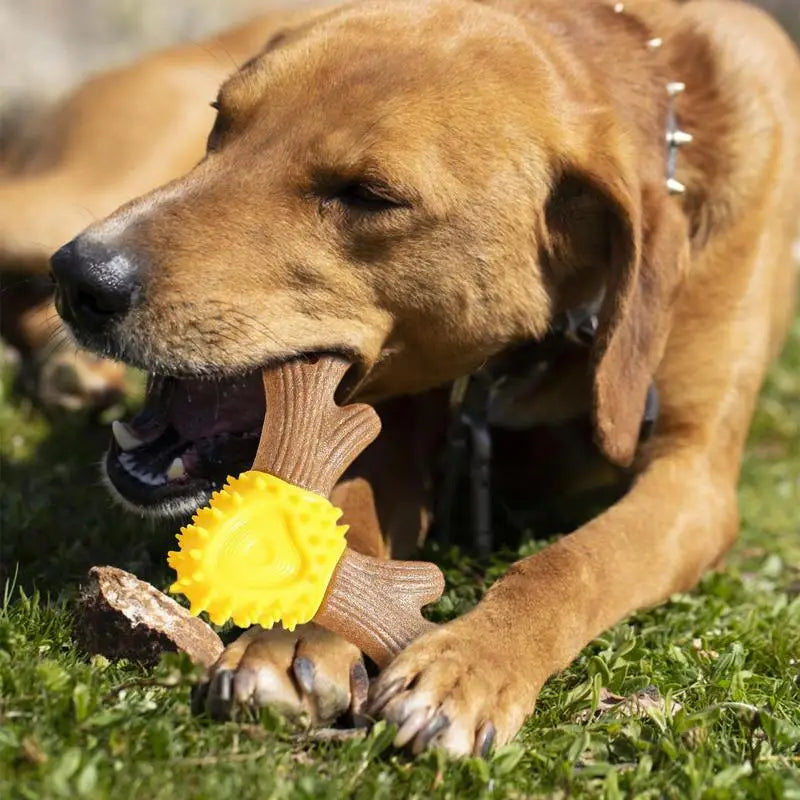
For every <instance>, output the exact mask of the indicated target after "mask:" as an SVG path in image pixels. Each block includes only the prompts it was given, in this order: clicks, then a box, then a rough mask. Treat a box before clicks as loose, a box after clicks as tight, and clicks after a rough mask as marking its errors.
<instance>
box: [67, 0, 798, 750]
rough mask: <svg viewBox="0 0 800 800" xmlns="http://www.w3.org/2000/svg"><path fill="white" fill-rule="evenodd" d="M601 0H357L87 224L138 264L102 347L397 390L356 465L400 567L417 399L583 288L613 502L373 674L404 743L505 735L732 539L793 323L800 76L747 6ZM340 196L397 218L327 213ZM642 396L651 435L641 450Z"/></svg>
mask: <svg viewBox="0 0 800 800" xmlns="http://www.w3.org/2000/svg"><path fill="white" fill-rule="evenodd" d="M612 5H613V4H612V3H611V2H608V3H606V2H601V0H575V2H572V3H563V2H560V0H493V1H492V2H487V3H485V4H478V3H472V2H467V1H466V0H433V1H432V2H421V1H417V2H415V1H413V0H410V1H409V2H404V1H403V0H388V1H387V2H373V1H369V2H361V3H354V4H352V5H347V6H344V7H343V8H342V9H340V10H335V11H332V12H330V13H324V14H322V15H321V16H320V17H319V18H318V19H315V20H314V21H313V22H311V23H304V24H301V25H299V26H293V25H289V26H288V28H287V31H286V33H285V35H283V36H282V37H280V38H279V39H276V40H275V41H274V42H273V44H272V46H271V47H269V48H268V50H267V52H266V53H265V54H264V55H262V56H261V57H259V58H257V59H255V60H254V61H253V62H252V63H251V64H250V65H249V66H248V67H246V68H245V69H244V70H242V71H241V72H240V73H238V74H236V75H235V76H234V77H232V78H231V79H230V80H229V81H227V82H226V84H225V85H224V86H223V88H222V90H221V92H220V95H219V104H220V112H219V116H218V119H217V123H216V125H215V128H214V131H213V133H212V136H211V141H210V144H211V147H210V151H209V153H208V155H207V157H206V158H205V159H204V160H203V161H202V163H200V164H199V165H198V166H197V167H196V168H195V169H194V170H192V171H191V172H190V173H189V174H188V175H187V176H186V177H184V178H181V179H179V180H178V181H175V182H173V183H171V184H169V185H167V186H166V187H164V188H162V189H159V190H157V191H155V192H153V193H151V194H149V195H146V196H145V197H143V198H141V199H139V200H136V201H133V202H132V203H129V204H128V205H126V206H124V207H123V208H122V209H120V210H119V211H118V212H116V213H115V214H113V215H112V216H111V217H109V218H108V219H106V220H104V221H102V222H99V223H97V224H95V225H93V226H92V227H90V228H89V229H88V231H87V232H86V233H84V234H83V236H84V237H86V238H85V240H86V241H98V242H102V243H103V245H104V246H106V247H110V248H115V249H119V250H121V251H123V252H128V253H135V254H136V257H137V259H140V260H141V261H142V262H143V263H145V264H146V265H147V277H146V283H145V289H144V293H145V301H144V303H143V304H141V305H140V306H138V307H137V308H136V309H134V310H133V311H132V312H131V313H130V314H129V315H128V318H127V320H126V321H125V323H124V325H123V328H122V329H121V332H120V335H119V341H118V344H119V348H120V352H121V354H122V355H123V356H124V357H125V358H126V359H128V360H130V361H132V362H134V363H139V364H141V365H143V366H147V367H149V368H151V369H155V370H161V371H181V370H192V371H203V372H207V373H221V372H226V371H231V370H236V369H245V368H252V367H257V366H259V365H261V364H264V363H265V362H268V361H271V360H273V359H281V358H286V357H289V356H291V355H293V354H296V353H300V352H303V351H307V350H315V349H320V348H324V349H330V348H335V349H340V350H344V351H346V352H348V353H350V354H351V355H352V356H353V357H354V358H355V359H356V360H357V361H358V362H359V363H360V365H361V368H362V372H363V380H362V382H361V384H360V385H359V387H358V392H357V393H358V394H359V395H360V396H361V397H363V398H366V399H369V400H373V401H376V402H385V401H386V400H387V399H389V398H393V397H397V396H401V395H407V394H416V395H417V396H416V397H410V398H406V399H403V400H393V401H391V403H390V405H388V406H385V408H384V413H383V417H384V426H385V429H384V433H383V434H382V436H381V437H380V438H379V440H378V442H377V443H376V445H375V447H374V449H372V450H370V451H368V452H367V454H365V457H364V459H363V460H361V461H360V463H359V464H357V465H356V466H355V468H354V470H353V475H354V476H355V475H360V476H362V477H364V478H366V479H367V480H369V481H370V483H371V485H372V488H373V491H374V495H375V498H376V502H377V509H378V517H379V519H380V522H381V527H382V528H383V530H384V533H385V534H387V532H388V542H387V546H386V551H387V552H394V553H398V552H403V551H407V550H408V549H409V547H410V546H411V545H412V544H413V543H415V542H416V541H417V539H418V538H419V536H420V535H421V534H424V530H425V529H426V526H427V520H428V517H429V511H430V506H429V495H430V487H431V475H430V474H429V470H432V469H433V464H432V463H431V462H432V460H433V459H432V453H434V452H435V450H436V445H437V443H438V442H440V440H441V433H442V429H443V425H444V420H445V415H444V411H445V408H444V406H445V403H444V397H445V396H446V395H444V394H441V395H437V394H436V393H432V392H431V391H430V390H432V389H434V387H437V386H440V385H441V384H443V383H446V382H447V381H449V380H452V379H453V378H455V377H457V376H460V375H463V374H466V373H468V372H470V371H472V370H474V369H475V368H477V367H479V366H480V365H481V364H483V363H484V362H485V361H486V360H487V359H490V358H492V357H493V356H495V355H496V354H498V353H499V352H500V351H502V350H503V349H504V348H505V347H506V346H507V345H509V344H511V343H514V342H518V341H523V340H526V339H530V338H536V337H539V336H541V335H542V334H543V333H544V332H545V331H546V330H547V328H548V325H549V324H550V322H551V321H552V319H553V317H554V316H555V314H557V313H558V312H559V311H561V310H564V309H566V308H571V307H573V306H575V305H577V304H579V303H581V302H584V301H586V300H589V299H591V298H592V297H594V296H595V294H596V292H597V290H598V289H599V288H600V287H603V286H604V287H605V289H606V295H605V303H604V306H603V311H602V314H601V330H600V335H599V337H598V342H597V345H596V347H595V351H594V353H593V355H592V360H591V365H592V373H591V374H592V384H593V392H592V395H591V398H589V399H588V401H587V403H588V402H590V403H591V407H592V410H593V419H594V428H595V437H596V441H597V444H598V447H599V451H600V453H602V454H603V455H604V456H605V461H606V464H608V463H609V462H611V463H613V464H616V465H617V466H618V467H627V466H628V465H631V464H632V465H633V466H632V472H629V473H628V474H629V475H631V476H632V486H631V488H630V490H629V491H628V492H627V494H626V495H625V496H624V497H623V499H622V500H620V501H619V502H618V503H616V504H615V505H613V506H612V507H611V508H609V509H608V510H607V511H606V512H605V513H603V514H601V515H600V516H598V517H596V518H595V519H593V520H592V521H590V522H589V523H588V524H586V525H584V526H582V527H580V528H579V529H578V530H576V531H575V532H574V533H572V534H570V535H568V536H565V537H564V538H562V539H561V540H559V541H558V542H557V543H556V544H554V545H552V546H550V547H548V548H547V549H545V550H543V551H541V552H539V553H537V554H536V555H534V556H532V557H531V558H528V559H525V560H523V561H521V562H519V563H518V564H516V565H514V566H513V567H512V569H511V570H510V571H509V572H508V574H507V575H506V576H504V577H503V578H502V579H501V580H500V581H498V582H497V584H495V586H494V587H492V589H491V590H490V591H489V593H488V594H487V596H486V597H485V599H484V600H483V601H482V602H480V603H479V604H478V605H477V607H476V608H475V609H473V610H472V611H471V612H469V613H468V614H466V615H465V616H463V617H461V618H460V619H457V620H455V621H454V622H451V623H449V624H447V625H445V626H443V627H441V628H440V629H439V630H437V631H435V632H433V633H430V634H426V635H425V636H423V637H422V638H421V639H419V640H418V641H416V642H415V643H413V644H412V645H411V646H410V647H409V648H408V649H407V650H406V651H405V652H403V653H401V654H400V656H399V657H398V658H397V659H396V660H395V662H394V663H393V664H391V665H390V666H389V667H388V668H387V669H386V670H385V671H384V673H383V674H382V675H381V677H380V678H379V679H378V681H377V684H376V686H375V687H374V698H375V701H376V703H375V707H374V709H373V710H374V712H375V713H379V714H380V715H382V716H384V717H386V718H388V719H389V720H391V721H393V722H397V723H398V724H399V725H400V726H401V731H402V735H401V736H400V737H399V743H400V742H403V741H412V740H414V741H415V742H416V744H415V747H417V748H419V747H422V746H428V745H430V744H431V743H432V744H438V745H442V746H444V747H446V748H447V749H448V750H450V751H451V752H453V753H469V752H471V751H472V750H473V749H474V748H478V749H480V747H479V744H480V743H481V742H483V738H482V736H483V734H480V735H479V733H478V732H479V731H482V730H485V729H484V728H483V725H484V723H485V722H486V721H487V720H489V721H491V722H492V723H493V725H494V727H495V729H496V732H497V738H496V741H498V742H502V741H506V740H508V739H509V738H510V737H511V736H513V735H514V733H515V732H516V731H517V729H518V728H519V726H520V725H521V723H522V721H523V720H524V718H525V716H526V715H527V714H528V713H530V711H531V710H532V708H533V706H534V703H535V700H536V696H537V694H538V691H539V689H540V688H541V686H542V684H543V682H544V681H545V680H546V679H547V677H548V676H549V675H551V674H553V673H554V672H555V671H557V670H558V669H560V668H562V667H563V666H564V665H566V664H568V663H569V661H570V660H571V659H572V658H574V657H575V656H576V654H577V653H578V652H579V651H580V649H581V648H582V647H583V646H584V645H585V644H586V643H587V642H588V641H590V640H591V639H592V637H594V636H596V635H597V634H599V633H600V632H601V631H602V630H603V629H605V628H607V627H608V626H609V625H612V624H613V623H615V622H616V621H618V620H619V619H620V618H621V617H623V616H624V615H625V614H627V613H629V612H631V611H632V610H634V609H636V608H640V607H643V606H647V605H651V604H654V603H658V602H661V601H663V600H664V599H665V598H667V597H668V596H669V595H670V594H671V593H672V592H675V591H679V590H685V589H688V588H689V587H691V586H692V585H693V584H694V583H695V582H696V581H697V579H698V578H699V576H700V575H701V574H702V573H703V571H704V570H706V569H708V568H709V567H710V566H711V565H712V564H714V563H715V562H717V561H718V560H719V559H720V557H721V556H722V555H723V554H724V552H725V551H726V550H727V548H728V547H730V545H731V544H732V542H733V541H734V539H735V537H736V533H737V509H736V496H735V488H736V481H737V477H738V472H739V464H740V460H741V453H742V447H743V444H744V439H745V435H746V432H747V428H748V424H749V420H750V417H751V414H752V410H753V405H754V402H755V399H756V396H757V392H758V389H759V386H760V384H761V381H762V379H763V376H764V372H765V369H766V367H767V365H768V363H769V360H770V359H771V358H772V357H773V356H774V355H775V353H776V352H777V350H778V348H779V346H780V342H781V340H782V338H783V336H784V334H785V332H786V329H787V325H788V324H789V320H790V319H791V313H792V302H791V298H792V297H793V296H794V286H795V270H794V267H793V265H792V258H791V247H792V243H793V240H794V238H795V236H796V234H797V223H798V218H800V188H799V187H798V182H797V177H796V166H797V164H798V163H799V162H800V65H799V64H798V58H797V54H796V53H795V52H794V50H793V48H792V46H791V45H790V43H789V42H788V40H787V39H786V37H785V36H784V35H783V34H782V33H781V32H780V30H779V29H778V28H777V26H776V25H775V24H774V23H772V22H771V21H770V20H769V19H768V18H767V17H765V16H764V15H763V14H761V13H760V12H758V11H756V10H754V9H752V8H750V7H748V6H746V5H740V4H738V3H736V2H723V0H698V2H690V3H686V4H676V3H673V2H671V0H628V2H626V3H625V7H626V11H625V13H624V14H615V13H614V11H613V10H612ZM656 35H658V36H662V37H663V39H664V46H663V47H662V48H661V49H660V50H655V51H654V50H651V49H649V48H648V47H647V46H646V42H647V40H648V39H650V38H651V37H653V36H656ZM670 80H683V81H685V82H686V84H687V87H688V88H687V92H686V94H685V95H683V96H682V97H681V98H680V100H679V102H678V107H677V110H678V115H679V117H680V119H681V122H682V123H683V124H684V126H685V127H686V128H687V129H688V130H689V131H690V132H691V133H692V134H694V136H695V142H694V143H693V144H692V145H691V146H689V147H686V148H685V149H684V151H683V152H682V153H681V156H680V158H679V170H678V178H679V179H680V180H681V181H683V182H684V183H685V184H686V185H687V194H686V196H685V197H684V198H682V199H678V198H674V197H670V196H669V195H668V194H667V191H666V189H665V185H664V179H665V167H664V130H665V119H666V102H667V101H666V93H665V85H666V83H667V81H670ZM353 180H359V181H362V182H372V183H375V184H377V185H378V187H379V188H380V190H381V191H386V192H388V193H389V194H390V195H391V196H392V197H395V198H396V199H397V200H398V201H400V202H401V203H402V204H403V205H402V206H401V207H399V208H396V209H393V210H390V211H381V212H379V213H367V212H362V211H358V210H354V209H353V208H350V207H347V206H345V205H343V204H342V202H341V201H340V200H338V199H337V193H340V192H341V187H342V186H344V185H345V184H347V183H348V182H350V181H353ZM653 378H654V379H655V381H656V383H657V385H658V387H659V390H660V394H661V400H662V412H661V417H660V419H659V422H658V426H657V428H656V431H655V434H654V436H653V437H652V438H651V439H650V441H648V443H647V444H646V445H644V446H643V447H639V448H638V449H637V437H638V431H639V423H640V419H641V414H642V410H643V406H644V399H645V392H646V390H647V387H648V385H649V383H650V381H651V380H652V379H653ZM576 385H578V386H580V385H581V383H580V381H577V382H576V381H575V380H570V381H566V382H565V383H564V384H563V386H564V387H570V388H571V390H572V391H574V387H575V386H576ZM555 387H557V381H556V382H555V383H554V384H552V386H551V390H552V391H553V392H556V393H555V394H554V395H553V396H554V397H555V398H557V396H558V395H557V389H556V388H555ZM520 402H521V401H520V399H519V398H516V399H515V402H514V406H515V409H516V411H515V418H516V416H517V415H518V411H519V405H520ZM531 402H532V404H533V403H536V402H537V401H536V400H535V399H532V400H531ZM551 402H552V407H553V408H557V406H558V403H557V400H552V401H551ZM397 404H400V405H399V406H398V405H397ZM563 405H564V406H565V407H573V405H574V402H573V400H572V399H571V398H569V399H567V400H565V401H564V404H563ZM579 405H580V404H579ZM546 407H547V406H546V404H545V405H541V404H540V405H539V406H538V408H537V414H539V415H541V413H542V409H544V408H546ZM423 408H424V409H425V412H424V413H425V417H424V418H423V417H420V416H417V414H418V413H421V409H423ZM410 430H414V431H415V437H416V440H415V441H410V437H409V431H410ZM530 452H532V453H536V452H537V451H536V449H535V448H531V450H530ZM598 455H599V454H595V458H596V457H597V456H598ZM389 459H391V461H389ZM387 463H391V464H392V465H393V469H392V470H391V471H388V470H387V468H386V464H387ZM585 466H586V468H587V470H588V469H593V468H594V467H592V466H590V464H589V463H588V461H587V464H586V465H585ZM579 468H580V467H579V466H578V467H576V469H579ZM613 474H615V475H620V474H622V473H621V472H620V471H619V470H618V469H617V471H615V472H613ZM607 475H608V473H607V472H606V476H607ZM351 477H352V476H351ZM393 480H394V481H395V484H394V491H393V487H392V481H393ZM532 490H533V487H532ZM351 494H352V496H354V497H355V496H356V495H358V492H352V493H351ZM362 496H363V493H362ZM400 515H402V518H403V520H405V522H404V523H403V524H402V525H399V524H398V523H397V521H398V519H399V518H400ZM367 524H368V525H369V526H372V527H374V520H370V519H368V522H367ZM367 538H369V537H367ZM370 546H371V545H370ZM222 669H223V667H220V668H219V670H222ZM219 670H218V671H217V673H218V674H219ZM213 685H214V684H212V686H213ZM440 714H441V715H444V716H445V717H446V718H447V720H448V721H449V724H448V725H447V726H446V727H444V728H441V729H440V730H439V731H438V732H437V733H436V735H435V736H433V737H430V738H428V739H425V737H424V726H425V725H426V724H427V723H428V722H430V721H431V720H433V719H436V718H437V715H440ZM415 736H416V737H417V738H416V739H415V738H414V737H415Z"/></svg>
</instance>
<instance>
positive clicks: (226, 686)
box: [206, 669, 233, 719]
mask: <svg viewBox="0 0 800 800" xmlns="http://www.w3.org/2000/svg"><path fill="white" fill-rule="evenodd" d="M232 690H233V670H230V669H221V670H220V671H219V672H217V674H216V675H215V676H214V677H213V678H212V680H211V683H210V684H209V687H208V702H207V703H206V708H207V709H208V713H209V714H210V715H211V716H212V717H214V719H228V718H229V717H230V714H231V700H232V698H233V691H232Z"/></svg>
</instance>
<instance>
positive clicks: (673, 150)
mask: <svg viewBox="0 0 800 800" xmlns="http://www.w3.org/2000/svg"><path fill="white" fill-rule="evenodd" d="M685 91H686V84H685V83H682V82H680V81H671V82H670V83H668V84H667V96H668V97H669V107H668V109H667V133H666V143H667V191H668V192H669V193H670V194H672V195H681V194H684V193H685V192H686V186H685V185H684V184H682V183H681V182H680V181H679V180H678V179H677V178H676V177H675V172H676V171H677V162H678V152H679V151H680V149H681V147H683V146H684V145H686V144H690V143H691V142H692V141H693V140H694V137H693V136H692V134H691V133H688V132H687V131H683V130H681V129H680V127H679V126H678V119H677V116H676V115H675V99H676V98H677V97H679V96H680V95H681V94H683V92H685Z"/></svg>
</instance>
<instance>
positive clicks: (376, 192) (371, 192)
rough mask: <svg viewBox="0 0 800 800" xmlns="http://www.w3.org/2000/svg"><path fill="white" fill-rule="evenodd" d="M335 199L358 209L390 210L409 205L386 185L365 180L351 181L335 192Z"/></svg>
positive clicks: (346, 205) (348, 206)
mask: <svg viewBox="0 0 800 800" xmlns="http://www.w3.org/2000/svg"><path fill="white" fill-rule="evenodd" d="M332 199H334V200H336V201H338V202H339V203H341V204H342V205H343V206H345V207H347V208H350V209H353V210H356V211H389V210H391V209H393V208H402V207H404V206H406V205H407V203H405V202H403V200H401V199H400V198H399V197H397V196H396V195H394V194H393V193H392V192H391V191H390V190H389V189H388V187H386V186H383V185H381V184H378V183H367V182H365V181H351V182H350V183H347V184H345V185H344V186H341V187H340V188H338V189H337V190H336V191H335V192H334V193H333V198H332Z"/></svg>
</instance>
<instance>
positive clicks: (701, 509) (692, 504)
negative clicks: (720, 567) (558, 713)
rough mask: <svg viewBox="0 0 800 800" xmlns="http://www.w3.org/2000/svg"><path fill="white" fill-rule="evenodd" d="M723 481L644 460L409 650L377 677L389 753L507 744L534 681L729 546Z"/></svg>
mask: <svg viewBox="0 0 800 800" xmlns="http://www.w3.org/2000/svg"><path fill="white" fill-rule="evenodd" d="M736 524H737V518H736V503H735V496H734V491H733V482H732V481H731V480H730V476H729V475H727V474H726V475H724V476H719V475H716V474H715V473H714V469H713V466H712V464H710V463H709V461H708V459H707V458H706V457H705V456H704V454H703V453H701V452H696V451H695V452H693V451H691V450H688V451H682V450H677V451H674V452H671V453H669V454H665V455H663V456H661V457H659V458H658V459H656V460H654V461H653V463H652V464H651V465H650V467H649V468H648V469H647V470H646V472H645V473H644V474H643V475H641V477H640V478H639V480H638V482H637V483H636V485H635V487H634V488H633V489H632V491H631V492H630V494H629V495H628V496H627V497H626V498H625V499H623V500H622V501H621V502H619V503H618V504H617V505H616V506H614V507H613V508H611V509H610V510H609V511H607V512H606V513H605V514H603V515H602V516H600V517H598V518H596V519H595V520H593V521H592V522H590V523H589V524H587V525H585V526H584V527H582V528H580V529H578V530H577V531H576V532H575V533H573V534H572V535H570V536H567V537H565V538H564V539H562V540H560V541H559V542H557V543H556V544H554V545H552V546H550V547H548V548H546V549H545V550H543V551H542V552H540V553H537V554H536V555H534V556H532V557H530V558H528V559H525V560H524V561H521V562H519V563H517V564H515V565H514V566H513V567H512V568H511V569H510V571H509V572H508V573H507V574H506V575H505V577H504V578H503V579H501V580H500V581H499V582H498V583H497V584H495V585H494V586H493V587H492V588H491V589H490V591H489V592H488V593H487V595H486V597H485V598H484V600H483V601H482V602H481V603H480V604H479V605H478V606H477V607H476V608H475V609H473V610H472V611H471V612H469V613H468V614H466V615H465V616H463V617H461V618H459V619H457V620H455V621H453V622H451V623H449V624H447V625H445V626H442V627H441V628H440V629H438V630H436V631H434V632H432V633H429V634H427V635H425V636H424V637H422V638H421V639H419V640H418V641H416V642H414V643H413V644H412V645H410V646H409V647H408V648H407V649H406V650H405V651H404V652H403V653H401V654H400V655H399V656H398V657H397V659H396V660H395V661H394V662H393V663H392V664H391V665H390V666H389V667H388V668H387V669H386V670H385V671H384V673H383V674H382V675H381V676H380V678H379V680H378V681H377V683H376V685H375V686H374V689H373V694H372V704H371V709H370V710H371V712H373V713H375V714H378V715H380V716H382V717H384V718H386V719H388V720H389V721H391V722H394V723H396V724H397V725H398V726H399V732H398V734H397V739H396V744H398V745H405V744H407V743H412V746H413V748H414V749H415V750H417V751H418V750H421V749H423V748H424V747H426V746H428V745H429V744H433V745H440V746H443V747H445V749H447V750H448V751H450V752H451V753H454V754H458V755H461V754H469V753H472V752H473V751H475V752H477V753H480V752H481V751H482V750H483V749H484V748H486V747H488V746H489V745H490V744H491V741H492V739H493V738H494V739H495V740H496V741H497V742H498V743H502V742H505V741H507V740H508V739H509V738H510V737H511V736H513V735H514V734H515V733H516V731H517V730H518V729H519V727H520V725H521V724H522V722H523V721H524V719H525V717H526V716H527V715H528V714H529V713H530V712H531V711H532V710H533V706H534V703H535V701H536V697H537V695H538V693H539V690H540V689H541V687H542V685H543V683H544V682H545V680H546V679H547V678H548V677H549V676H550V675H552V674H553V673H554V672H556V671H558V670H559V669H562V668H563V667H565V666H566V665H567V664H569V663H570V661H571V660H572V659H573V658H574V657H575V656H576V655H577V654H578V652H579V651H580V650H581V648H582V647H584V646H585V645H586V644H587V643H588V642H589V641H590V640H591V639H592V638H593V637H594V636H596V635H598V634H599V633H600V632H602V631H603V630H605V629H606V628H608V627H609V626H611V625H613V624H614V623H615V622H617V621H618V620H619V619H621V618H622V617H623V616H625V614H627V613H629V612H631V611H633V610H634V609H636V608H640V607H642V606H648V605H651V604H654V603H657V602H659V601H662V600H664V599H665V598H667V597H668V596H669V595H670V594H671V593H672V592H674V591H678V590H680V589H686V588H688V587H690V586H691V585H692V584H693V583H694V582H695V581H696V580H697V579H698V577H699V576H700V574H701V573H702V571H703V570H704V569H705V568H707V567H708V566H709V565H711V564H712V563H713V562H714V561H716V560H717V559H718V558H719V556H720V555H721V554H722V552H723V551H724V550H725V549H726V547H727V546H728V545H729V544H730V542H731V541H732V540H733V538H734V535H735V531H736Z"/></svg>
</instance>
